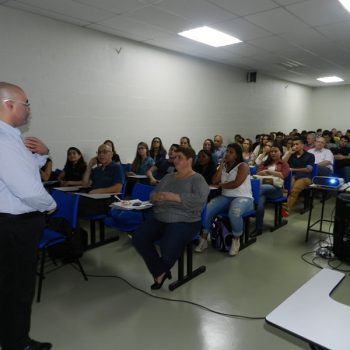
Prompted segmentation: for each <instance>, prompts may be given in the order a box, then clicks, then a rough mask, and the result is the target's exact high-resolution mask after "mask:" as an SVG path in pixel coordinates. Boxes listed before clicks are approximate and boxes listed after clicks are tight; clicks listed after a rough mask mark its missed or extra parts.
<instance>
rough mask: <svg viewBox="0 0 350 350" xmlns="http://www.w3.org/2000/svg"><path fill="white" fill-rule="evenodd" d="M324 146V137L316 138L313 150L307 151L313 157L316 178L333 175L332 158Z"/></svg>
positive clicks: (331, 154)
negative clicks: (315, 166)
mask: <svg viewBox="0 0 350 350" xmlns="http://www.w3.org/2000/svg"><path fill="white" fill-rule="evenodd" d="M325 145H326V141H325V139H324V137H317V138H316V141H315V148H312V149H310V150H309V152H310V153H312V154H313V155H314V156H315V164H317V166H318V170H317V175H318V176H331V175H332V173H333V162H334V156H333V153H332V152H331V151H330V150H329V149H328V148H325ZM304 149H305V148H304Z"/></svg>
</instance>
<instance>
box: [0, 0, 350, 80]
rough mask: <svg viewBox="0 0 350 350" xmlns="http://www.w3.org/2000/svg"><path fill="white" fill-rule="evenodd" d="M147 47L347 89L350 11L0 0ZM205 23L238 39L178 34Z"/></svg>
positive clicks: (249, 2) (300, 5) (307, 3)
mask: <svg viewBox="0 0 350 350" xmlns="http://www.w3.org/2000/svg"><path fill="white" fill-rule="evenodd" d="M0 4H1V5H0V6H6V7H11V8H18V9H21V10H24V11H29V12H32V13H36V14H39V15H42V16H46V17H50V18H54V19H57V20H60V21H63V22H69V23H73V24H75V25H77V26H81V27H86V28H90V29H94V30H98V31H102V32H106V33H110V34H114V35H117V36H120V37H124V38H129V39H132V40H136V41H138V42H142V43H146V44H149V45H153V46H157V47H162V48H165V49H169V50H173V51H177V52H181V53H185V54H189V55H192V56H196V57H201V58H204V59H208V60H212V61H216V62H220V63H224V64H228V65H232V66H235V67H239V68H242V69H245V70H247V71H257V72H258V73H259V72H260V73H264V74H266V75H270V76H274V77H276V78H279V79H283V80H288V81H292V82H296V83H299V84H303V85H308V86H323V85H324V84H323V83H321V82H318V81H317V80H315V79H316V78H317V77H320V76H328V75H338V76H340V77H342V78H343V79H344V80H345V81H344V83H342V84H350V13H349V12H347V11H346V10H345V9H344V8H343V7H342V5H341V4H340V3H339V2H338V1H337V0H0ZM202 25H208V26H211V27H214V28H215V29H219V30H222V31H224V32H226V33H228V34H231V35H233V36H236V37H238V38H239V39H241V40H242V41H243V42H242V43H239V44H236V45H231V46H225V47H221V48H212V47H210V46H207V45H204V44H200V43H196V42H194V41H192V40H189V39H186V38H183V37H180V36H179V35H177V33H178V32H181V31H183V30H187V29H190V28H194V27H197V26H202ZM338 85H339V83H338Z"/></svg>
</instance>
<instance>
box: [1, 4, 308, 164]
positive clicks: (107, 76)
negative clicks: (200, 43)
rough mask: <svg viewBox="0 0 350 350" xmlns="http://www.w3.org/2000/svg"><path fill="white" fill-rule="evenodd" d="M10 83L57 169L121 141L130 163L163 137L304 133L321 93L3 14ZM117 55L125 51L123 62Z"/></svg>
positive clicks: (196, 139) (197, 142)
mask: <svg viewBox="0 0 350 350" xmlns="http://www.w3.org/2000/svg"><path fill="white" fill-rule="evenodd" d="M0 33H1V34H0V45H1V46H0V47H1V50H0V62H1V65H0V67H1V75H0V77H1V78H0V80H2V81H9V82H13V83H16V84H19V85H20V86H22V87H23V88H24V89H25V91H26V92H27V94H28V96H29V100H30V103H31V104H32V121H31V123H30V125H29V131H27V132H26V133H25V134H26V135H29V134H30V135H35V136H38V137H40V138H42V139H43V140H44V141H45V142H46V143H47V144H48V145H49V147H50V150H51V153H52V155H53V160H54V167H62V166H63V164H64V161H65V151H66V149H67V148H68V147H69V146H71V145H74V146H77V147H79V148H80V149H81V150H82V151H83V153H84V154H85V156H86V158H89V157H90V156H92V155H93V154H94V152H95V151H96V148H97V146H98V145H99V144H100V143H101V142H103V140H104V139H107V138H108V139H112V140H114V141H115V142H116V144H117V150H118V153H119V154H120V156H121V158H122V161H131V160H132V159H133V157H134V154H135V151H136V144H137V143H138V142H139V141H141V140H144V141H146V142H148V143H149V142H150V141H151V139H152V137H154V136H160V137H161V138H162V140H163V143H164V144H165V145H166V147H167V148H168V147H169V145H170V144H171V143H173V142H178V141H179V138H180V137H181V136H184V135H186V136H189V137H190V139H191V140H192V144H193V146H194V148H195V149H197V150H198V149H200V148H201V145H202V142H203V140H204V139H205V138H207V137H213V136H214V135H215V134H217V133H219V134H223V135H224V138H225V143H228V142H229V141H231V140H232V139H233V136H234V134H236V133H240V134H242V135H243V136H247V137H253V136H254V135H255V134H256V133H260V132H268V131H271V130H282V131H285V132H287V131H290V130H291V129H292V128H294V127H297V128H304V125H308V122H309V119H310V114H309V111H310V101H311V94H312V89H310V88H307V87H303V86H300V85H296V84H292V83H289V82H284V81H279V80H276V79H273V78H269V77H264V76H262V75H260V74H258V77H257V83H247V82H246V80H245V79H246V77H245V75H246V73H245V72H244V71H242V70H239V69H235V68H232V67H229V66H225V65H220V64H216V63H213V62H208V61H204V60H199V59H195V58H192V57H187V56H184V55H179V54H176V53H172V52H170V51H165V50H160V49H156V48H152V47H150V46H146V45H141V44H137V43H135V42H132V41H128V40H124V39H121V38H117V37H113V36H110V35H107V34H103V33H99V32H95V31H91V30H87V29H84V28H79V27H76V26H73V25H69V24H65V23H61V22H57V21H54V20H50V19H48V18H44V17H40V16H36V15H32V14H28V13H25V12H20V11H17V10H12V9H8V8H4V7H2V6H0ZM115 48H117V49H120V48H121V52H120V53H119V54H118V53H117V52H116V51H115Z"/></svg>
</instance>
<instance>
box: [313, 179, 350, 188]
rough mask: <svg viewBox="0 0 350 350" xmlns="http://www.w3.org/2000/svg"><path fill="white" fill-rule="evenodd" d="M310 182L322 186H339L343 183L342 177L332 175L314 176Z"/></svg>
mask: <svg viewBox="0 0 350 350" xmlns="http://www.w3.org/2000/svg"><path fill="white" fill-rule="evenodd" d="M312 183H313V184H315V185H317V186H322V187H329V188H339V187H341V186H342V185H344V179H342V178H339V177H332V176H315V177H314V178H313V179H312Z"/></svg>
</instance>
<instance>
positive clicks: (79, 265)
mask: <svg viewBox="0 0 350 350" xmlns="http://www.w3.org/2000/svg"><path fill="white" fill-rule="evenodd" d="M75 263H76V264H77V265H78V267H79V270H80V272H81V274H82V275H83V277H84V280H85V281H87V280H88V278H87V275H86V273H85V271H84V268H83V265H82V264H81V262H80V260H79V259H77V261H76V262H75Z"/></svg>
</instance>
